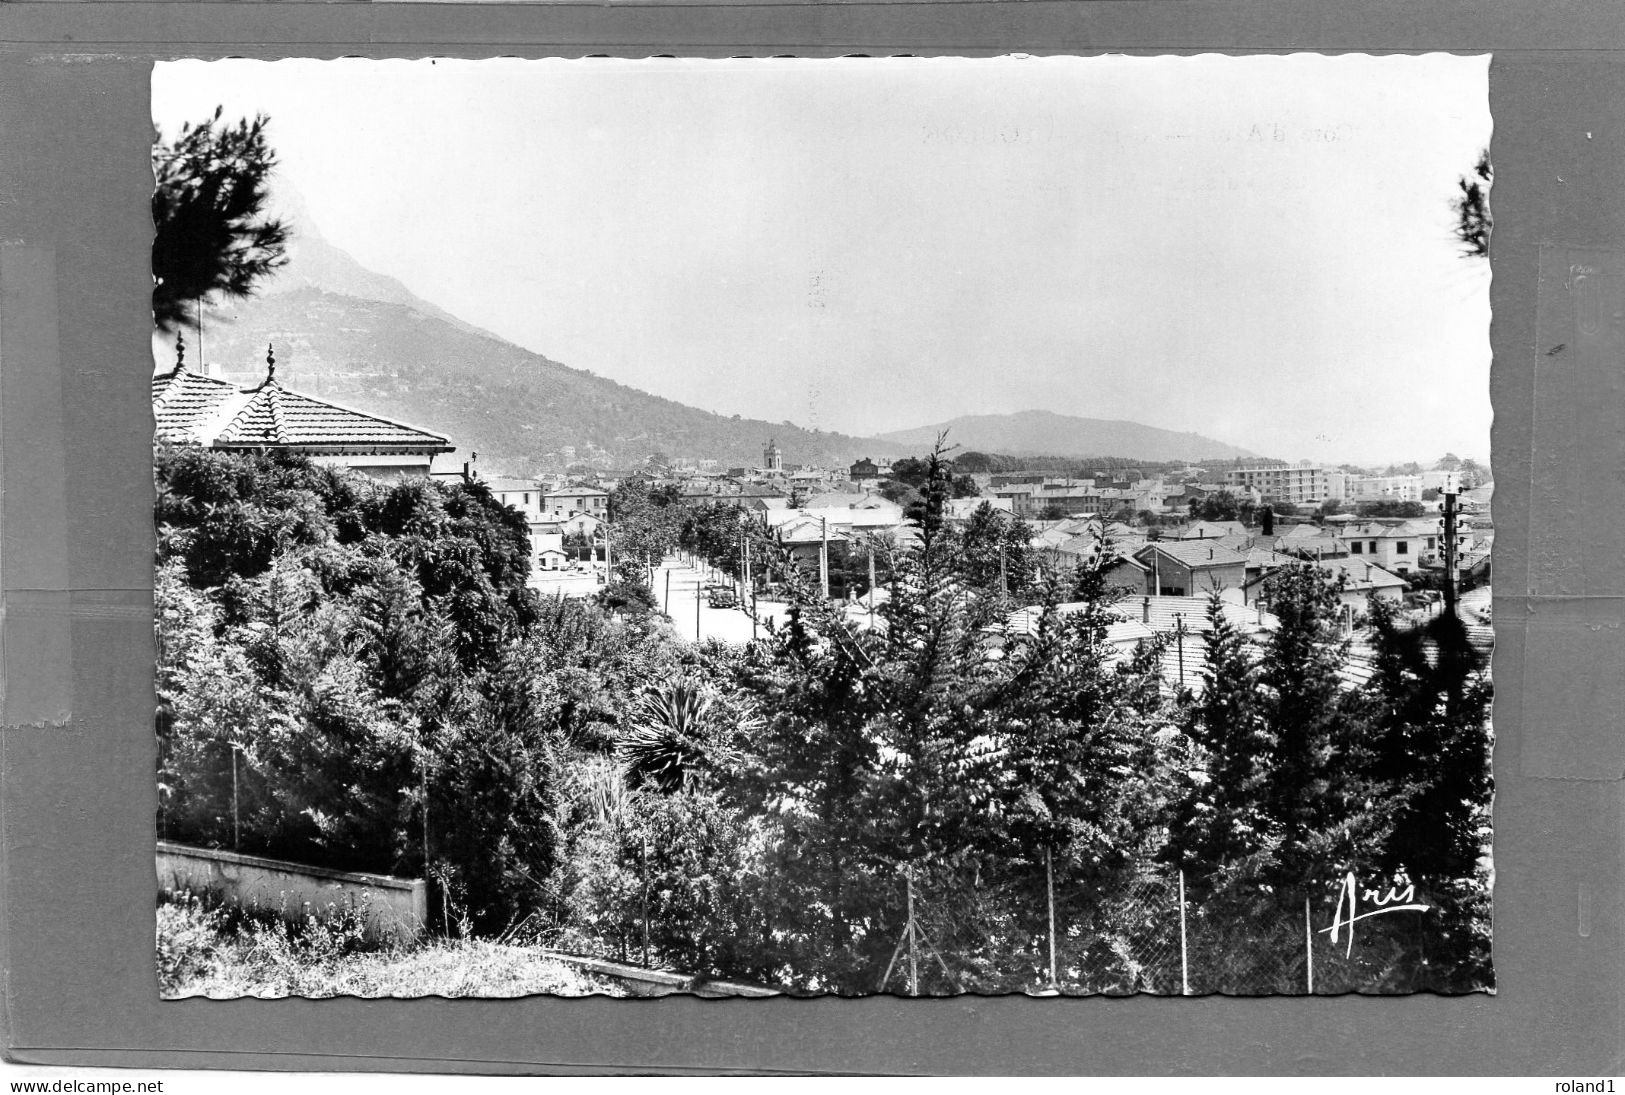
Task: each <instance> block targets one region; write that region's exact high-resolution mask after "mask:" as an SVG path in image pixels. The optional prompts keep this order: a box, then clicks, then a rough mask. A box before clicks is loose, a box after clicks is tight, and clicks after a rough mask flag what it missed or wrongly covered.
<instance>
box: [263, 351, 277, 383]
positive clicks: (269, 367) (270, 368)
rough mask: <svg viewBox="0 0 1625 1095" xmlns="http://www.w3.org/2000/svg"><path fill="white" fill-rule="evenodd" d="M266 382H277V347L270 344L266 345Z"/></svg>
mask: <svg viewBox="0 0 1625 1095" xmlns="http://www.w3.org/2000/svg"><path fill="white" fill-rule="evenodd" d="M265 382H266V383H267V384H272V383H275V382H276V346H275V344H273V343H270V342H267V343H266V344H265Z"/></svg>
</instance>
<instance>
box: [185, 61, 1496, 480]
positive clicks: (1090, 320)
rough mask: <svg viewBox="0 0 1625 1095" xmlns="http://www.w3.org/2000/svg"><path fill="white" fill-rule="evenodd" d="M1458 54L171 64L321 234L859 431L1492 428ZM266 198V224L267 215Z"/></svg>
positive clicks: (458, 310)
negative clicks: (990, 422)
mask: <svg viewBox="0 0 1625 1095" xmlns="http://www.w3.org/2000/svg"><path fill="white" fill-rule="evenodd" d="M1488 67H1489V58H1488V57H1487V56H1477V57H1456V56H1449V55H1443V54H1432V55H1427V56H1421V57H1414V56H1412V57H1405V56H1396V57H1380V58H1379V57H1370V56H1364V55H1350V56H1336V57H1325V56H1316V55H1293V56H1255V57H1225V56H1218V55H1208V56H1202V57H1161V58H1125V57H1100V58H1044V59H1038V58H1030V57H1027V58H1019V57H1008V58H985V59H963V58H958V59H950V58H933V59H920V58H890V59H874V60H860V59H828V60H810V59H775V60H766V59H759V60H735V61H722V60H641V61H631V60H610V59H588V60H546V61H520V60H500V59H492V60H481V61H456V60H439V61H434V62H431V61H427V60H425V61H363V60H343V61H276V62H265V61H247V60H234V61H216V62H202V61H180V62H170V63H162V64H159V65H158V66H157V68H156V71H155V74H154V78H153V112H154V120H155V123H156V124H157V126H158V129H159V131H160V132H161V133H164V134H169V133H172V132H173V131H174V130H175V129H177V128H178V127H179V125H180V124H181V123H182V122H185V121H190V120H198V119H201V118H204V117H206V116H208V115H209V114H212V112H213V110H214V107H215V106H216V105H220V104H223V105H224V107H225V110H226V113H227V115H228V116H233V117H235V116H243V115H248V114H253V113H255V112H264V113H266V114H267V115H269V116H270V119H271V121H270V125H269V129H268V132H269V135H270V139H271V141H272V143H273V145H274V147H275V149H276V152H277V155H278V157H279V161H280V163H279V168H278V171H279V176H278V177H279V179H281V180H284V181H285V182H286V183H291V184H292V185H293V187H295V188H296V189H297V191H298V192H299V195H300V200H301V204H302V206H303V207H304V208H305V209H306V210H307V211H308V214H309V216H310V217H311V219H312V220H313V221H314V223H315V227H316V228H317V229H318V230H319V231H320V234H321V235H322V236H324V237H325V238H326V239H327V240H329V241H330V242H332V243H333V244H335V245H337V246H339V247H342V248H343V249H345V250H346V251H348V252H349V253H350V254H352V255H353V256H354V257H355V258H356V259H358V260H359V261H360V262H361V263H362V264H363V265H366V266H368V267H370V268H372V269H374V270H376V271H378V272H380V273H384V274H389V275H391V276H393V277H395V278H398V279H399V280H400V281H402V282H404V283H405V284H406V285H407V286H408V287H409V288H410V289H411V290H412V291H413V292H415V293H417V294H418V295H419V296H421V297H423V298H424V299H426V300H428V301H431V302H433V303H434V304H436V305H439V306H440V307H442V308H444V309H446V310H447V311H449V312H452V313H453V314H455V315H457V316H459V317H461V318H463V319H465V320H467V321H468V322H470V323H474V324H477V325H479V326H481V327H484V328H486V329H488V330H490V331H493V332H495V333H497V334H499V335H501V336H502V337H504V338H506V339H508V340H510V341H512V342H515V343H517V344H519V345H521V346H524V347H526V348H528V349H531V350H535V351H537V352H539V353H543V354H546V355H547V356H548V357H551V358H553V359H554V360H556V361H560V362H562V363H564V364H566V365H570V366H573V367H575V368H580V369H590V370H592V371H593V372H595V373H597V374H599V375H601V376H606V377H610V378H612V379H615V380H618V381H620V382H622V383H625V384H629V385H631V386H634V387H637V388H641V389H643V390H645V391H650V392H654V393H656V394H659V395H663V396H667V397H669V398H672V399H677V400H680V401H682V402H684V403H688V404H691V405H694V406H698V407H702V408H705V409H707V410H712V411H716V412H718V413H722V414H739V415H743V416H745V417H756V418H764V419H767V420H769V421H779V420H789V421H793V422H795V423H797V424H799V425H803V426H809V427H816V428H819V429H824V430H838V431H841V432H844V433H851V434H858V435H869V434H874V433H880V432H883V431H887V430H895V429H905V428H910V427H914V426H921V425H926V424H929V423H935V422H940V421H945V420H947V419H950V418H953V417H956V416H959V415H963V414H990V413H1001V412H1013V411H1021V410H1029V409H1042V410H1050V411H1055V412H1057V413H1062V414H1074V415H1081V416H1085V417H1092V418H1108V419H1129V420H1133V421H1137V422H1141V423H1144V424H1146V425H1150V426H1158V427H1162V428H1165V429H1172V430H1180V431H1194V432H1197V433H1201V434H1204V435H1206V436H1208V437H1211V438H1214V439H1216V440H1220V441H1224V442H1228V443H1231V444H1235V445H1240V446H1242V447H1244V448H1247V449H1250V450H1252V451H1254V452H1258V453H1260V454H1263V455H1266V456H1270V457H1275V458H1280V459H1286V460H1312V461H1316V462H1345V461H1346V462H1353V463H1368V464H1369V463H1388V462H1399V461H1405V460H1412V459H1415V460H1431V459H1436V458H1437V457H1439V456H1441V455H1443V454H1444V453H1445V452H1446V451H1450V452H1454V453H1456V454H1457V455H1459V456H1464V457H1465V456H1473V457H1476V458H1478V459H1481V460H1482V459H1485V458H1487V457H1488V455H1489V429H1490V421H1491V413H1490V402H1489V365H1490V348H1489V316H1490V313H1489V282H1490V273H1489V266H1488V263H1487V262H1486V261H1485V260H1483V259H1469V258H1464V257H1463V256H1462V255H1461V253H1460V244H1459V242H1458V241H1457V240H1456V239H1455V237H1454V236H1453V235H1452V227H1453V224H1454V215H1453V213H1452V210H1451V204H1450V203H1451V200H1452V198H1453V197H1454V196H1455V195H1456V193H1457V189H1456V182H1457V179H1458V178H1459V177H1461V176H1462V175H1464V174H1467V173H1469V172H1470V171H1471V169H1472V167H1473V165H1474V163H1475V162H1476V161H1477V158H1478V155H1479V152H1480V150H1481V149H1483V148H1485V147H1487V146H1488V144H1489V140H1490V131H1491V121H1490V113H1489V95H1488ZM296 227H297V226H296Z"/></svg>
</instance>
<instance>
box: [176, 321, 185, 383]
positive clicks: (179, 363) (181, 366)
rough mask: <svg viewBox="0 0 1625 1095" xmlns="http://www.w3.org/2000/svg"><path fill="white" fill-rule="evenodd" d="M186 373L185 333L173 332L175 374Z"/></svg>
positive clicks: (183, 331)
mask: <svg viewBox="0 0 1625 1095" xmlns="http://www.w3.org/2000/svg"><path fill="white" fill-rule="evenodd" d="M185 371H186V331H185V330H180V331H176V332H175V372H176V373H177V374H179V373H183V372H185Z"/></svg>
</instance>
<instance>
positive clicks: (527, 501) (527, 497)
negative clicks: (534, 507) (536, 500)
mask: <svg viewBox="0 0 1625 1095" xmlns="http://www.w3.org/2000/svg"><path fill="white" fill-rule="evenodd" d="M525 505H527V506H528V505H530V495H528V494H527V495H525Z"/></svg>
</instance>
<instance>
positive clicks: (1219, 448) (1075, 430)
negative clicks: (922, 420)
mask: <svg viewBox="0 0 1625 1095" xmlns="http://www.w3.org/2000/svg"><path fill="white" fill-rule="evenodd" d="M943 431H947V433H948V439H949V442H950V443H951V444H954V445H957V446H958V447H959V448H961V449H971V450H975V451H979V452H989V453H999V454H1001V455H1005V456H1016V457H1022V456H1056V457H1066V458H1071V459H1077V460H1087V459H1091V458H1097V459H1098V458H1104V457H1125V458H1129V459H1134V460H1144V461H1146V462H1148V463H1150V462H1164V461H1173V460H1186V461H1195V460H1202V459H1207V460H1236V459H1244V460H1245V459H1253V458H1256V457H1257V456H1258V454H1257V453H1254V452H1250V451H1248V450H1247V449H1243V448H1240V447H1239V446H1236V445H1229V444H1226V443H1225V442H1223V441H1215V440H1214V439H1213V438H1210V437H1204V436H1202V435H1201V434H1198V433H1180V432H1178V431H1175V430H1165V429H1162V428H1160V427H1157V426H1147V425H1145V424H1143V423H1140V422H1133V421H1129V420H1127V419H1120V418H1119V419H1107V418H1083V417H1079V416H1076V415H1065V414H1057V413H1055V412H1054V411H1042V410H1030V411H1015V412H1011V413H1009V414H974V415H960V416H959V417H958V418H953V419H949V420H948V421H946V422H938V423H934V424H932V425H928V426H916V427H914V428H912V429H907V430H893V431H891V432H889V433H883V434H881V435H880V438H879V439H880V440H882V441H886V442H890V443H892V444H899V445H904V446H913V447H919V446H921V445H925V446H929V445H930V444H931V443H932V442H934V441H935V439H936V437H937V435H938V434H940V433H942V432H943Z"/></svg>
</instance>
